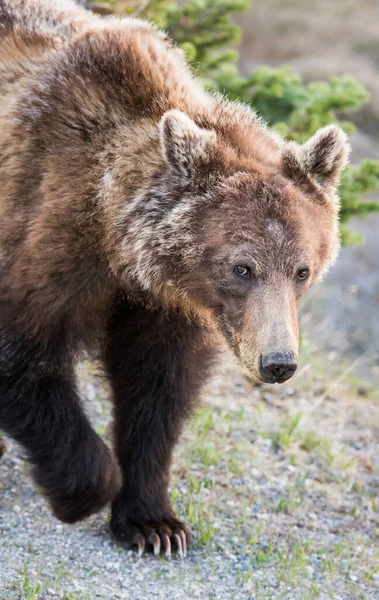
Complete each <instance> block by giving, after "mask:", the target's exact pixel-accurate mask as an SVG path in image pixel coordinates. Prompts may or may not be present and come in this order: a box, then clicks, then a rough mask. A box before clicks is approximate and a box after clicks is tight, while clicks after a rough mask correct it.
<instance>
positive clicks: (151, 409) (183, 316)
mask: <svg viewBox="0 0 379 600" xmlns="http://www.w3.org/2000/svg"><path fill="white" fill-rule="evenodd" d="M0 96H1V112H0V181H1V186H0V273H1V279H0V427H1V428H2V429H3V430H5V431H6V432H8V434H9V435H10V436H13V437H14V438H15V439H16V440H17V441H18V442H20V443H21V444H22V445H23V446H24V447H25V449H26V450H27V452H28V455H29V457H30V460H31V462H32V464H33V473H34V478H35V481H36V483H37V484H38V485H39V486H40V488H41V489H42V491H43V493H44V494H45V496H46V498H47V499H48V501H49V503H50V505H51V507H52V510H53V512H54V514H55V515H56V516H57V517H58V518H59V519H61V520H62V521H66V522H68V523H72V522H74V521H76V520H78V519H82V518H84V517H86V516H88V515H90V514H91V513H93V512H94V511H97V510H99V509H100V508H102V507H103V506H104V505H106V504H107V503H108V502H110V501H111V502H112V519H111V528H112V531H113V533H114V534H115V536H116V537H117V538H118V539H119V540H121V541H123V542H125V543H127V544H129V545H131V544H132V545H137V546H138V550H139V553H140V554H141V553H142V552H143V551H144V549H145V548H146V549H147V548H149V549H154V552H155V553H159V552H160V551H161V550H162V551H164V552H166V554H167V555H169V554H170V552H171V547H173V548H174V549H177V550H178V551H179V552H180V553H181V554H185V552H186V548H187V546H188V544H189V541H190V532H189V530H188V529H187V528H186V526H185V525H184V524H182V523H181V522H180V521H179V520H178V519H177V517H176V515H175V514H174V512H173V510H172V508H171V506H170V501H169V496H168V492H167V486H168V479H169V466H170V460H171V454H172V449H173V446H174V444H175V442H176V441H177V439H178V436H179V433H180V430H181V427H182V424H183V421H184V420H185V419H186V417H187V416H188V415H189V413H190V410H191V407H192V405H193V403H194V401H195V400H196V397H197V396H198V393H199V389H200V386H201V385H202V383H203V382H204V380H205V378H206V376H207V374H208V371H209V366H210V365H211V362H212V357H213V349H214V343H213V340H214V336H215V335H216V334H217V333H221V334H222V336H223V337H224V339H225V340H226V342H227V343H228V345H229V346H230V348H231V349H232V350H233V352H234V353H235V354H236V355H237V357H238V358H239V360H240V361H241V363H242V364H243V365H244V367H245V368H246V369H247V370H248V371H249V373H250V374H251V376H252V377H253V378H255V379H257V380H260V381H263V382H270V383H275V382H279V383H281V382H283V381H286V380H287V379H289V378H290V377H291V376H292V375H293V373H294V372H295V370H296V366H297V353H298V324H297V307H298V303H299V300H300V298H301V297H302V296H303V295H304V293H305V292H306V291H307V290H308V289H309V287H310V285H311V284H312V283H313V282H315V281H316V280H318V279H319V278H320V277H321V276H322V274H323V273H325V271H326V269H327V268H328V267H329V265H330V264H331V262H332V261H333V260H334V258H335V256H336V252H337V249H338V245H339V239H338V208H339V206H338V204H339V203H338V197H337V193H336V188H337V186H338V181H339V175H340V172H341V169H342V168H343V166H344V164H345V161H346V157H347V152H348V146H347V142H346V139H345V135H344V134H343V133H342V131H341V130H340V129H338V128H337V127H334V126H330V127H326V128H324V129H321V130H320V131H319V132H317V133H316V134H315V135H314V136H313V137H312V138H311V139H310V140H309V141H308V142H307V143H305V144H304V145H302V146H301V145H298V144H296V143H293V142H290V143H286V142H285V141H283V140H282V139H280V138H279V137H278V136H276V135H274V134H273V133H272V132H270V131H269V130H268V129H267V127H265V125H264V124H263V123H262V121H261V120H260V119H259V118H258V117H257V115H256V114H255V113H254V112H253V111H252V110H251V109H250V108H248V107H246V106H244V105H242V104H238V103H232V102H229V101H228V100H226V99H225V98H223V97H221V96H219V95H211V94H209V93H207V92H206V91H205V90H204V89H203V88H202V86H201V83H200V82H199V81H197V80H196V79H195V78H194V77H193V74H192V72H191V70H190V69H189V67H188V65H187V64H186V61H185V58H184V56H183V54H182V52H181V51H180V50H179V49H178V48H176V47H175V46H174V45H173V43H172V42H171V41H170V40H169V39H167V37H166V36H165V35H164V34H163V33H161V32H159V31H157V30H156V29H155V28H154V27H152V26H150V25H149V24H147V23H144V22H141V21H138V20H134V19H123V20H118V19H115V18H114V19H110V20H101V19H100V17H96V16H94V15H91V14H90V13H89V12H86V11H85V10H84V9H82V8H79V7H78V6H76V5H75V4H74V3H73V2H71V1H70V0H60V1H59V2H56V1H55V0H0ZM83 350H86V351H90V352H94V353H95V354H96V356H98V357H99V358H100V359H101V360H102V363H103V365H104V370H105V373H106V375H107V377H108V378H109V382H110V385H111V388H112V391H113V402H114V437H115V445H114V455H113V454H112V453H111V452H110V451H109V450H108V448H107V447H106V445H105V444H104V443H103V441H102V440H101V439H100V438H99V437H98V436H97V435H96V433H95V431H94V430H93V429H92V427H91V425H90V423H89V421H88V419H87V417H86V415H85V413H84V412H83V409H82V407H81V402H80V398H79V396H78V392H77V390H76V383H75V375H74V367H75V363H76V361H77V359H78V357H79V356H80V355H81V353H82V352H83Z"/></svg>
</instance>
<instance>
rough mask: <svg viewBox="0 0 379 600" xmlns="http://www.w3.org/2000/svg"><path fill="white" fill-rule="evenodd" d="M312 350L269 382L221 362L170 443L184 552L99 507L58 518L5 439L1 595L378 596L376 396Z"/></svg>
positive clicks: (98, 412) (92, 396) (92, 403)
mask: <svg viewBox="0 0 379 600" xmlns="http://www.w3.org/2000/svg"><path fill="white" fill-rule="evenodd" d="M318 358H320V357H318V355H317V354H316V355H315V354H314V353H313V349H312V348H311V347H305V348H304V349H303V367H302V368H301V370H300V372H299V375H297V376H296V377H295V378H294V380H293V382H292V383H291V384H290V385H284V386H272V387H269V386H267V387H266V386H263V387H254V386H253V385H252V384H251V383H250V382H249V381H247V380H246V379H245V378H244V377H243V375H241V373H240V372H239V370H238V368H237V367H236V365H235V364H234V362H233V361H232V359H231V357H230V356H225V358H224V359H223V361H222V362H221V365H220V371H219V374H218V375H217V374H216V376H215V378H214V379H213V380H212V382H211V383H210V385H209V386H208V388H207V390H206V392H205V394H204V402H203V403H202V406H201V407H200V408H199V410H198V412H197V413H196V415H195V417H194V419H193V421H192V423H191V424H190V426H189V427H188V429H187V430H186V431H185V434H184V437H183V440H182V442H181V444H180V446H179V447H178V449H177V452H176V454H175V462H174V467H173V477H172V497H173V501H174V503H175V505H176V508H177V510H178V512H179V514H180V515H181V516H182V517H183V518H184V519H185V520H186V521H187V522H188V523H190V524H191V526H192V528H193V530H194V532H195V542H194V545H193V548H192V549H191V551H190V553H189V555H188V558H187V559H186V560H185V561H184V562H180V560H179V558H178V557H174V558H173V559H172V560H171V562H167V561H166V559H163V558H162V559H156V558H154V557H152V556H145V557H143V558H142V559H138V558H137V557H136V555H135V554H134V553H133V552H131V551H126V550H125V549H123V548H122V547H119V546H117V545H116V544H115V543H114V542H113V541H112V540H111V539H110V537H109V535H108V513H107V512H104V513H101V514H99V515H97V516H95V517H93V518H91V519H88V520H87V521H85V522H83V523H81V524H79V525H75V526H67V525H63V524H61V523H59V522H58V521H56V520H55V519H54V518H53V517H52V516H51V515H50V514H49V511H48V509H47V507H46V505H45V502H44V500H43V499H42V498H41V496H40V495H38V494H37V492H36V490H35V489H34V488H33V486H32V484H31V481H30V478H29V476H28V467H27V465H26V463H25V462H24V460H23V454H22V450H21V449H20V448H18V447H17V446H16V445H15V444H14V443H13V442H12V441H10V440H7V444H8V451H7V452H6V453H5V455H4V456H3V458H2V459H1V461H0V598H1V600H5V599H6V600H15V599H26V600H42V599H43V600H58V599H65V600H74V599H75V600H87V599H88V600H89V599H91V600H92V599H94V598H99V599H104V600H105V599H106V600H116V599H127V598H136V599H138V600H140V599H150V598H159V599H160V598H162V599H163V598H164V599H167V600H171V599H175V600H176V599H180V600H181V599H183V600H184V599H188V598H200V599H204V600H205V599H207V600H208V599H211V598H217V599H218V600H223V599H225V600H226V599H228V600H229V599H233V598H234V599H241V600H242V599H245V598H246V599H250V600H253V599H254V600H260V599H272V600H274V599H276V600H308V599H311V598H320V599H324V598H325V599H326V598H334V599H335V600H347V599H351V600H357V599H359V598H367V599H371V598H372V599H374V598H379V548H378V541H379V522H378V510H379V470H378V468H379V459H378V456H379V454H378V443H379V435H378V434H379V397H378V394H377V391H375V389H374V388H373V387H371V385H370V384H367V383H363V382H362V381H360V380H357V379H356V378H355V377H353V376H352V375H351V374H350V373H348V371H349V368H348V369H345V372H343V368H342V367H340V368H337V367H335V366H334V365H333V362H332V361H331V362H330V361H328V365H327V367H322V368H321V367H320V365H318V364H317V361H318ZM309 361H312V365H313V366H312V367H310V364H311V363H310V362H309ZM221 374H222V376H221ZM79 376H80V380H81V385H82V390H83V396H84V397H85V398H86V404H87V406H88V410H89V412H90V414H91V418H92V419H93V422H94V424H95V426H96V429H97V431H98V432H99V433H100V434H102V435H105V436H106V432H107V429H108V423H109V411H108V406H107V404H106V402H105V398H106V396H107V391H106V390H105V389H103V387H102V382H101V380H100V379H99V378H96V376H95V375H94V373H93V367H92V365H89V364H84V365H82V366H81V368H80V374H79ZM326 381H327V383H326ZM295 389H296V390H297V391H296V392H295Z"/></svg>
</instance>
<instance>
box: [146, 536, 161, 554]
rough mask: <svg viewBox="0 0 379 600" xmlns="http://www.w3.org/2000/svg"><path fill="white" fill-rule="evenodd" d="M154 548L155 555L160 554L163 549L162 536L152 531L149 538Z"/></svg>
mask: <svg viewBox="0 0 379 600" xmlns="http://www.w3.org/2000/svg"><path fill="white" fill-rule="evenodd" d="M147 541H148V543H149V544H151V545H152V546H153V548H154V556H158V555H159V554H160V551H161V538H160V537H159V535H157V534H156V533H151V534H150V535H149V539H148V540H147Z"/></svg>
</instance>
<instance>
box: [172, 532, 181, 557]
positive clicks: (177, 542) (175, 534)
mask: <svg viewBox="0 0 379 600" xmlns="http://www.w3.org/2000/svg"><path fill="white" fill-rule="evenodd" d="M173 537H174V540H175V543H176V549H177V551H178V554H179V558H180V560H183V548H182V538H181V537H180V536H179V535H178V534H177V533H174V536H173Z"/></svg>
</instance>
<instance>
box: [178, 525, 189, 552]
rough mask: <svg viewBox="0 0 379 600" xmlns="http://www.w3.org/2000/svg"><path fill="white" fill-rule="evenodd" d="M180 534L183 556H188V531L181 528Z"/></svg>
mask: <svg viewBox="0 0 379 600" xmlns="http://www.w3.org/2000/svg"><path fill="white" fill-rule="evenodd" d="M179 535H180V539H181V540H182V549H183V556H184V557H186V556H187V536H186V532H185V531H183V529H181V530H180V532H179Z"/></svg>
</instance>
